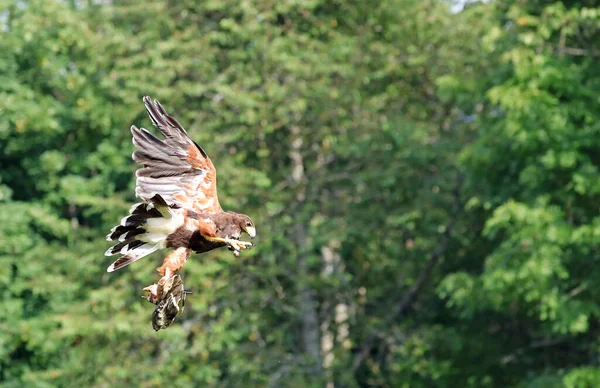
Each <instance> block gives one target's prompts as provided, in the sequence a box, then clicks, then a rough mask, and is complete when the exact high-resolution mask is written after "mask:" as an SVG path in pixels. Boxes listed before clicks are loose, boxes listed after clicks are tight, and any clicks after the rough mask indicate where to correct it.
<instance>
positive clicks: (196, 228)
mask: <svg viewBox="0 0 600 388" xmlns="http://www.w3.org/2000/svg"><path fill="white" fill-rule="evenodd" d="M143 101H144V104H145V106H146V110H147V111H148V115H149V116H150V119H151V120H152V123H153V124H154V126H155V127H157V128H158V129H159V130H160V132H161V133H162V134H163V136H164V139H163V140H160V139H158V138H157V137H156V136H154V135H153V134H152V133H150V132H148V131H147V130H146V129H144V128H137V127H136V126H135V125H134V126H132V127H131V133H132V135H133V144H134V145H135V147H136V150H135V152H134V153H133V159H134V160H135V161H136V162H138V163H140V164H142V165H143V167H142V168H140V169H138V170H137V172H136V190H135V193H136V196H137V197H139V198H141V199H142V200H143V201H144V202H143V203H139V204H135V205H133V206H132V207H131V209H130V212H129V213H130V215H129V216H127V217H125V218H123V219H122V220H121V224H120V225H118V226H116V227H114V228H113V229H112V230H111V233H110V234H109V235H108V236H107V240H109V241H118V243H117V244H116V245H114V246H113V247H111V248H109V249H108V250H107V251H106V255H107V256H110V255H114V254H118V253H120V254H122V255H123V256H121V257H120V258H119V259H117V260H116V261H115V262H114V263H113V264H112V265H110V266H109V267H108V270H107V271H108V272H112V271H116V270H118V269H120V268H123V267H125V266H127V265H129V264H131V263H133V262H135V261H137V260H139V259H141V258H143V257H145V256H147V255H148V254H150V253H152V252H154V251H156V250H159V249H163V248H173V249H175V250H174V251H173V252H172V253H171V254H169V255H168V256H167V257H166V258H165V261H164V263H163V266H161V267H159V268H158V271H159V272H160V273H161V275H163V276H166V277H167V278H170V277H171V275H172V274H173V273H174V272H175V271H177V270H178V269H179V268H181V266H182V265H183V264H184V263H185V261H186V260H187V258H188V257H189V256H190V255H191V253H192V252H197V253H202V252H207V251H210V250H212V249H215V248H219V247H224V246H229V248H230V249H231V250H233V251H234V254H236V255H237V254H239V251H240V250H241V249H246V248H248V247H250V246H251V245H252V244H250V243H248V242H244V241H239V238H240V236H241V234H242V232H245V233H248V234H249V235H250V236H251V237H254V235H255V233H256V232H255V229H254V223H253V222H252V220H251V219H250V217H248V216H246V215H243V214H238V213H233V212H225V211H223V209H222V208H221V205H220V204H219V198H218V196H217V172H216V170H215V167H214V165H213V163H212V161H211V160H210V158H209V157H208V155H207V154H206V152H205V151H204V150H203V149H202V148H200V146H199V145H198V144H196V143H195V142H194V141H193V140H192V139H191V138H190V137H189V136H188V134H187V132H186V131H185V129H184V128H183V127H182V126H181V124H179V122H178V121H177V120H175V119H174V118H173V117H171V116H169V114H168V113H167V112H166V111H165V109H164V108H163V107H162V105H160V103H159V102H158V101H156V100H155V101H154V102H152V101H151V100H150V98H149V97H147V96H146V97H144V99H143Z"/></svg>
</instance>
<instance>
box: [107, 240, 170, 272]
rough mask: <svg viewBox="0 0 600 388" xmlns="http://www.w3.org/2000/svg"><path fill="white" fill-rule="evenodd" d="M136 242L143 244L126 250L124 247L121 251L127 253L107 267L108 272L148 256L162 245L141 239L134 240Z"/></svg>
mask: <svg viewBox="0 0 600 388" xmlns="http://www.w3.org/2000/svg"><path fill="white" fill-rule="evenodd" d="M134 243H141V245H136V248H133V249H132V250H129V251H124V248H122V251H121V253H125V254H124V256H121V257H119V258H118V259H117V260H115V262H114V263H112V264H111V265H110V266H109V267H108V268H107V269H106V272H114V271H116V270H119V269H121V268H123V267H126V266H128V265H129V264H131V263H135V262H136V261H138V260H139V259H141V258H143V257H145V256H148V255H149V254H151V253H153V252H154V251H156V250H157V249H159V248H160V247H161V246H160V244H149V243H144V242H141V241H134ZM121 244H122V243H121ZM118 245H120V244H117V245H115V247H116V246H118ZM113 248H114V247H113ZM109 250H110V249H109Z"/></svg>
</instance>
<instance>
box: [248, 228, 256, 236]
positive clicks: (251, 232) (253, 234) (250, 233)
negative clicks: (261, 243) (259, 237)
mask: <svg viewBox="0 0 600 388" xmlns="http://www.w3.org/2000/svg"><path fill="white" fill-rule="evenodd" d="M246 233H248V236H250V238H254V237H255V236H256V229H255V228H254V226H249V227H247V228H246Z"/></svg>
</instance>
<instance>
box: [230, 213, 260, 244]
mask: <svg viewBox="0 0 600 388" xmlns="http://www.w3.org/2000/svg"><path fill="white" fill-rule="evenodd" d="M227 214H228V215H229V217H228V218H229V220H227V222H228V223H229V224H230V225H231V226H232V227H234V228H235V229H238V233H239V231H242V232H246V233H248V236H250V238H254V237H255V236H256V228H255V227H254V222H252V219H251V218H250V217H248V216H247V215H245V214H239V213H234V212H227ZM232 237H235V238H239V236H233V234H232Z"/></svg>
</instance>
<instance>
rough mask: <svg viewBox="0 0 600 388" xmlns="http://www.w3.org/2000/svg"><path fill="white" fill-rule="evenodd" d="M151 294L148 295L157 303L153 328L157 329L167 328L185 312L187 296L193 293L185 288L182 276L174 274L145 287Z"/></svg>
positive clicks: (150, 299)
mask: <svg viewBox="0 0 600 388" xmlns="http://www.w3.org/2000/svg"><path fill="white" fill-rule="evenodd" d="M144 290H145V291H148V292H149V293H150V294H149V295H148V296H147V297H146V298H147V299H148V301H149V302H151V303H154V304H155V305H156V309H154V312H153V313H152V328H153V329H154V330H155V331H158V330H160V329H166V328H167V327H169V326H170V325H171V323H173V321H174V320H175V318H177V317H178V316H179V315H181V313H182V312H183V309H184V307H185V297H186V295H187V294H189V293H191V292H190V291H186V290H184V288H183V281H182V280H181V276H179V275H174V276H173V277H171V278H169V279H167V280H166V281H164V282H163V284H161V282H159V283H157V284H153V285H152V286H149V287H146V288H144Z"/></svg>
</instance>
